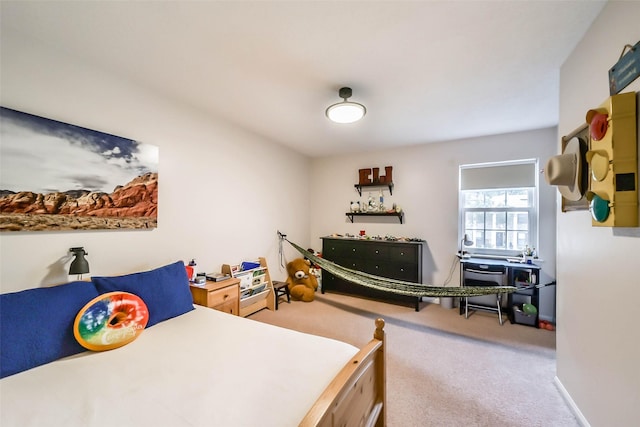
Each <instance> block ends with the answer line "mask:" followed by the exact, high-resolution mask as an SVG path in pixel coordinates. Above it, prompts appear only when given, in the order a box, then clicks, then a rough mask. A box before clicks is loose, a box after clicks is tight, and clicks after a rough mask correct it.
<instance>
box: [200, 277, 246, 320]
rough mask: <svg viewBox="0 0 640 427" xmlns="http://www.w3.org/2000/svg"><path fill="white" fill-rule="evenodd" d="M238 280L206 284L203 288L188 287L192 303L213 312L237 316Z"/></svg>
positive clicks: (238, 299)
mask: <svg viewBox="0 0 640 427" xmlns="http://www.w3.org/2000/svg"><path fill="white" fill-rule="evenodd" d="M239 284H240V280H239V279H228V280H223V281H221V282H206V284H205V285H204V286H195V285H190V286H189V289H191V296H192V297H193V303H194V304H198V305H202V306H205V307H209V308H213V309H214V310H219V311H224V312H226V313H230V314H234V315H236V316H237V315H238V314H239V312H240V286H239Z"/></svg>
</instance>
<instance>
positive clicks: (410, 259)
mask: <svg viewBox="0 0 640 427" xmlns="http://www.w3.org/2000/svg"><path fill="white" fill-rule="evenodd" d="M418 255H419V254H418V247H417V246H390V247H389V260H390V261H393V262H406V263H410V264H417V263H418Z"/></svg>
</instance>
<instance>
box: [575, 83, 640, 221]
mask: <svg viewBox="0 0 640 427" xmlns="http://www.w3.org/2000/svg"><path fill="white" fill-rule="evenodd" d="M636 114H637V107H636V94H635V92H629V93H621V94H618V95H613V96H611V97H609V98H608V99H607V100H606V101H605V102H604V103H602V104H601V105H600V106H599V107H597V108H595V109H591V110H589V111H588V112H587V115H586V120H587V124H588V125H589V150H588V151H587V153H586V158H587V161H588V162H589V171H590V174H589V180H590V182H589V184H590V185H589V187H590V189H589V191H587V193H586V197H587V199H588V200H589V207H590V210H591V224H592V225H593V226H597V227H638V154H637V152H638V136H637V121H638V119H637V115H636Z"/></svg>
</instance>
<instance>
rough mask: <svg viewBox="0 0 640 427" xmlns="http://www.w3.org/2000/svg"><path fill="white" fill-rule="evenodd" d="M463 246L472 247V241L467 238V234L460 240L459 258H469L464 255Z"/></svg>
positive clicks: (467, 255)
mask: <svg viewBox="0 0 640 427" xmlns="http://www.w3.org/2000/svg"><path fill="white" fill-rule="evenodd" d="M465 246H473V240H471V239H470V238H469V235H468V234H465V235H464V237H463V238H462V240H460V252H459V254H460V258H469V254H466V253H465V250H464V247H465Z"/></svg>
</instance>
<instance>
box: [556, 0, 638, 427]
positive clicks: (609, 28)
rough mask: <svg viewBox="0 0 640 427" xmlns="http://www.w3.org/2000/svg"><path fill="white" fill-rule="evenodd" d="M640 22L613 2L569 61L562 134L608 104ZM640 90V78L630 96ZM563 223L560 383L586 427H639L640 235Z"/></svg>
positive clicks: (585, 218) (566, 216) (632, 10)
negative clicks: (612, 73)
mask: <svg viewBox="0 0 640 427" xmlns="http://www.w3.org/2000/svg"><path fill="white" fill-rule="evenodd" d="M639 23H640V3H639V2H618V1H610V2H609V3H607V5H606V6H605V8H604V9H603V11H602V13H601V14H600V16H599V17H598V18H597V19H596V21H595V22H594V24H593V25H592V26H591V28H589V30H588V32H587V34H586V36H585V37H584V38H583V40H582V41H581V42H580V43H579V44H578V46H577V47H576V49H575V50H574V51H573V53H572V54H571V56H570V57H569V58H568V60H567V61H566V62H565V64H564V65H563V67H562V70H561V81H560V89H561V94H560V124H559V127H558V131H559V134H560V135H566V134H568V133H570V132H571V131H572V130H574V129H576V128H577V127H578V126H580V125H581V124H583V123H584V122H585V114H586V112H587V110H589V109H590V108H593V107H597V106H599V105H600V104H601V103H602V102H604V101H605V100H606V99H607V97H608V96H609V86H608V77H607V72H608V70H609V69H610V68H611V67H612V66H613V64H615V63H616V61H617V60H618V58H619V56H620V53H621V52H622V48H623V46H624V45H625V44H631V45H634V44H636V43H637V42H638V40H639V39H640V37H639V36H640V31H639V28H640V24H639ZM638 90H640V81H638V80H636V81H635V82H634V83H633V84H632V85H631V86H629V87H627V88H626V89H625V90H623V92H631V91H638ZM557 150H558V152H559V151H560V147H559V146H558V147H557ZM557 217H558V219H557V227H558V230H557V235H558V243H557V245H558V248H557V249H558V256H557V265H558V266H557V271H558V324H559V326H558V330H557V335H556V341H557V376H558V380H559V382H560V383H561V386H562V387H563V388H564V389H565V390H566V391H567V392H568V394H569V396H570V397H569V398H570V400H571V401H572V404H574V405H575V406H576V409H577V410H578V411H579V412H580V414H581V417H582V421H583V422H584V423H588V424H590V425H592V426H629V425H637V424H638V419H640V406H639V405H638V402H640V367H639V366H638V361H640V329H639V321H638V315H637V314H638V301H637V296H638V290H639V289H640V288H638V286H639V285H640V280H639V279H638V271H637V270H638V266H637V264H638V259H639V258H638V254H639V253H640V229H638V228H623V229H621V228H617V229H613V228H604V227H592V226H591V219H590V215H589V212H588V211H582V212H570V213H561V212H560V211H558V213H557Z"/></svg>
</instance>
